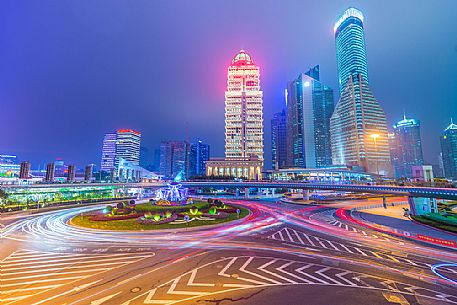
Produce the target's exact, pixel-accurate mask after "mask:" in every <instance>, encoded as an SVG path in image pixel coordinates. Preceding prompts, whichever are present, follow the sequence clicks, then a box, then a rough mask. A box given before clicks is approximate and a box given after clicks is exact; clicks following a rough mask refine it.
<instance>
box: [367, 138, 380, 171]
mask: <svg viewBox="0 0 457 305" xmlns="http://www.w3.org/2000/svg"><path fill="white" fill-rule="evenodd" d="M380 136H381V135H380V134H379V133H373V134H371V135H370V137H371V138H372V139H373V141H374V149H375V151H376V174H377V175H378V176H379V165H378V157H379V156H378V142H377V139H378V138H379V137H380Z"/></svg>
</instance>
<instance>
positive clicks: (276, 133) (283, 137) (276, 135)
mask: <svg viewBox="0 0 457 305" xmlns="http://www.w3.org/2000/svg"><path fill="white" fill-rule="evenodd" d="M286 117H287V116H286V112H285V111H284V110H283V111H282V112H278V113H275V114H274V115H273V119H272V120H271V165H272V168H273V169H280V168H284V167H286V163H287V125H286Z"/></svg>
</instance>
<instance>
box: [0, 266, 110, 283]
mask: <svg viewBox="0 0 457 305" xmlns="http://www.w3.org/2000/svg"><path fill="white" fill-rule="evenodd" d="M55 269H56V270H61V268H55ZM108 269H110V268H98V269H87V270H79V271H67V272H54V273H43V270H36V272H41V274H36V275H27V276H23V277H13V278H7V277H6V276H7V275H11V274H8V273H6V274H2V276H4V278H3V279H2V281H4V282H5V281H14V280H25V279H30V278H37V277H43V276H46V277H49V276H54V275H65V274H78V273H86V272H93V271H101V270H108ZM15 274H24V273H21V272H15Z"/></svg>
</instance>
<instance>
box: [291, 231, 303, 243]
mask: <svg viewBox="0 0 457 305" xmlns="http://www.w3.org/2000/svg"><path fill="white" fill-rule="evenodd" d="M293 232H294V234H295V236H296V237H297V239H298V241H299V242H300V243H301V244H302V245H304V244H305V242H304V241H303V240H302V239H301V237H300V235H298V232H297V231H295V230H293Z"/></svg>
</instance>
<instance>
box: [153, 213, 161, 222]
mask: <svg viewBox="0 0 457 305" xmlns="http://www.w3.org/2000/svg"><path fill="white" fill-rule="evenodd" d="M160 218H161V217H160V214H159V213H155V214H154V220H155V221H159V220H160Z"/></svg>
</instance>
